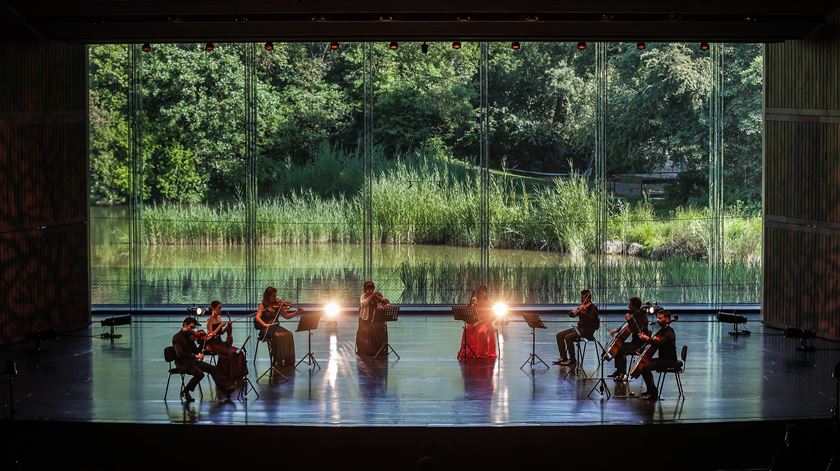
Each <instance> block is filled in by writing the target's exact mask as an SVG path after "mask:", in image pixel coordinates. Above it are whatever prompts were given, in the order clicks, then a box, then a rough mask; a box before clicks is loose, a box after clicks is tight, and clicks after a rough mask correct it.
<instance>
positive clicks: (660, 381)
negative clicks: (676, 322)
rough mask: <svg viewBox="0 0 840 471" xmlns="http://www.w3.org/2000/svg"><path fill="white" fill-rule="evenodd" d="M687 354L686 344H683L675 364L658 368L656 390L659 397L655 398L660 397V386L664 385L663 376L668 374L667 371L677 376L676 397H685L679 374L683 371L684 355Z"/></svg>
mask: <svg viewBox="0 0 840 471" xmlns="http://www.w3.org/2000/svg"><path fill="white" fill-rule="evenodd" d="M687 355H688V345H683V347H682V350H681V351H680V361H678V362H677V366H675V367H672V368H665V369H663V370H659V378H658V379H657V380H656V390H657V391H659V397H657V399H662V386H664V385H665V377H666V376H667V375H668V373H673V374H674V377H676V378H677V390H678V391H679V395H678V396H677V399H680V398H683V399H685V392H684V390H683V385H682V379H680V375H681V374H683V373H685V357H686V356H687Z"/></svg>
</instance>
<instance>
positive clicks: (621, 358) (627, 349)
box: [610, 297, 650, 381]
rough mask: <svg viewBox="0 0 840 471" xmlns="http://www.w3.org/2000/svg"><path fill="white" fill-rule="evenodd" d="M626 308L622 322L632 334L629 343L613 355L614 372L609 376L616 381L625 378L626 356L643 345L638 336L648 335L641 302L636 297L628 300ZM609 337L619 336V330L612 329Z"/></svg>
mask: <svg viewBox="0 0 840 471" xmlns="http://www.w3.org/2000/svg"><path fill="white" fill-rule="evenodd" d="M627 308H628V309H629V310H628V311H627V313H625V314H624V320H625V321H626V322H627V328H629V329H630V331H631V332H632V337H631V340H630V341H629V342H624V344H623V345H621V348H619V350H618V352H616V354H615V371H614V372H613V373H612V374H611V375H610V376H611V377H613V378H615V380H616V381H624V380H625V379H626V378H627V355H629V354H631V353H634V352H637V351H638V350H639V348H641V347H642V345H643V344H644V341H643V340H642V339H641V338H640V337H639V334H646V335H650V329H649V328H648V317H647V313H646V312H645V311H642V309H641V308H642V300H641V299H639V298H637V297H632V298H630V304H629V305H628V306H627ZM610 335H611V336H613V337H615V336H616V335H619V329H613V330H612V332H610Z"/></svg>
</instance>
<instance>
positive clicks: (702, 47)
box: [700, 41, 709, 51]
mask: <svg viewBox="0 0 840 471" xmlns="http://www.w3.org/2000/svg"><path fill="white" fill-rule="evenodd" d="M700 50H701V51H708V50H709V43H707V42H705V41H704V42H702V43H700Z"/></svg>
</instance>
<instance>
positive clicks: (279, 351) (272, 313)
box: [260, 306, 295, 367]
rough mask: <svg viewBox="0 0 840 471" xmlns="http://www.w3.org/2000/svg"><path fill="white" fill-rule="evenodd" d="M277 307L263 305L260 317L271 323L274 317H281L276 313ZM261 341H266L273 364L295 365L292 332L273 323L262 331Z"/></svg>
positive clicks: (282, 365) (279, 365)
mask: <svg viewBox="0 0 840 471" xmlns="http://www.w3.org/2000/svg"><path fill="white" fill-rule="evenodd" d="M275 309H277V308H274V307H265V306H263V311H262V316H261V317H260V318H261V319H262V321H263V322H265V323H266V324H271V323H272V322H274V321H275V318H276V319H280V318H282V316H278V315H277V311H276V310H275ZM261 333H262V337H263V341H265V342H268V345H269V349H270V350H271V359H272V364H273V366H277V367H291V366H295V337H294V335H292V333H291V332H290V331H288V330H286V329H285V328H283V327H282V326H281V325H279V324H273V325H270V326H269V327H268V329H266V330H264V331H262V330H261Z"/></svg>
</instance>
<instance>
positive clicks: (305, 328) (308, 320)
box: [295, 311, 322, 370]
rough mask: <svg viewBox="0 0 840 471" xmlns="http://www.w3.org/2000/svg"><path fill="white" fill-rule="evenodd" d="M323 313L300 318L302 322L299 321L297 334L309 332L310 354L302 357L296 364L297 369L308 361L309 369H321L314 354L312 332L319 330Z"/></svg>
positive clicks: (304, 315)
mask: <svg viewBox="0 0 840 471" xmlns="http://www.w3.org/2000/svg"><path fill="white" fill-rule="evenodd" d="M321 314H322V312H321V311H316V312H312V313H306V314H302V315H301V316H300V320H299V321H298V327H297V329H296V330H295V332H308V333H309V336H308V337H307V339H308V343H307V345H308V353H307V354H306V355H304V356H303V357H301V359H300V360H298V362H297V363H295V368H297V367H298V365H300V364H301V363H303V361H304V360H306V364H307V365H309V368H310V369H312V368H314V367H316V366H317V367H318V369H319V370H320V369H321V365H319V364H318V360H316V359H315V355H313V354H312V331H313V330H315V329H317V328H318V324H319V323H320V322H321Z"/></svg>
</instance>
